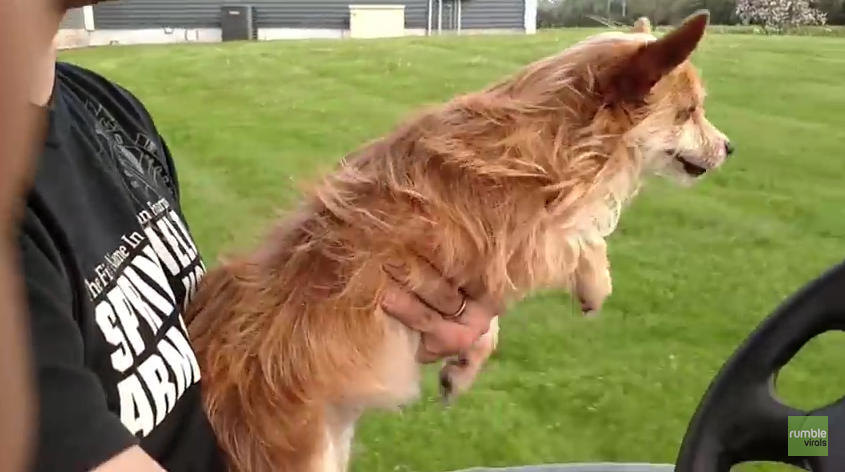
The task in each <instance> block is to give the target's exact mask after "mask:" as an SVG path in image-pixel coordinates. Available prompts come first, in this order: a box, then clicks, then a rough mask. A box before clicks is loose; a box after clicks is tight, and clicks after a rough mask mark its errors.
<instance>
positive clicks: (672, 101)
mask: <svg viewBox="0 0 845 472" xmlns="http://www.w3.org/2000/svg"><path fill="white" fill-rule="evenodd" d="M707 20H708V16H707V14H706V13H699V14H697V15H694V16H693V17H691V18H690V19H689V20H688V21H686V22H685V23H684V24H683V25H682V26H680V27H679V28H677V29H675V30H674V31H672V32H671V33H669V34H667V35H665V36H663V37H662V38H660V39H655V38H654V37H652V36H651V35H650V34H648V33H645V32H639V33H621V32H619V33H607V34H603V35H599V36H597V37H593V38H589V39H587V40H585V41H583V42H581V43H579V44H576V45H574V46H572V47H570V48H568V49H566V50H565V51H563V52H561V53H559V54H557V55H554V56H551V57H548V58H545V59H541V60H539V61H537V62H535V63H533V64H530V65H528V66H527V67H525V68H523V69H522V70H520V71H518V72H517V73H516V74H515V75H514V76H512V77H510V78H507V79H504V80H502V81H500V82H498V83H496V84H494V85H492V86H490V87H488V88H486V89H485V90H482V91H480V92H475V93H468V94H466V95H463V96H459V97H456V98H454V99H453V100H451V101H449V102H447V103H445V104H443V105H440V106H436V107H433V108H430V109H428V110H425V111H423V112H422V113H421V114H419V115H418V116H416V117H414V118H412V119H410V120H408V121H406V122H405V123H404V124H401V125H400V126H398V127H397V128H396V129H395V130H394V131H393V132H391V133H390V134H388V135H386V136H384V137H382V138H380V139H377V140H375V141H373V142H371V143H369V144H367V145H365V146H363V147H362V148H360V149H358V150H357V151H355V152H354V153H353V154H352V155H350V156H349V157H348V159H347V162H346V163H345V165H343V166H341V167H340V168H339V169H337V170H336V171H335V172H334V173H333V174H331V175H329V176H328V177H327V178H326V179H325V181H323V182H322V183H321V184H320V185H319V186H318V187H317V188H316V189H315V190H314V191H313V193H311V194H310V195H309V196H308V197H307V199H306V200H305V202H304V203H303V205H302V207H301V208H300V209H299V210H298V211H297V212H296V214H295V215H292V216H290V217H288V218H286V219H284V221H282V222H281V224H280V225H279V227H278V228H277V229H276V230H275V231H274V232H272V233H271V234H270V237H269V238H268V240H267V241H266V243H265V244H264V245H263V246H262V247H261V248H259V249H258V250H257V251H256V252H254V253H252V254H249V255H245V256H243V257H240V258H236V259H233V260H230V261H227V262H225V263H224V264H222V265H220V266H218V267H216V268H214V269H213V270H211V271H210V272H209V273H208V275H207V276H206V277H205V279H204V281H203V282H202V284H201V286H200V287H199V290H198V293H197V294H196V296H195V297H194V298H193V301H192V303H191V306H190V308H189V310H188V313H187V321H188V323H189V330H190V333H191V337H192V342H193V345H194V348H195V349H196V352H197V354H198V358H199V361H200V364H201V368H202V375H203V390H204V397H205V402H206V407H207V411H208V417H209V419H210V421H211V424H212V425H213V428H214V430H215V432H216V434H217V436H218V438H219V441H220V443H221V445H222V447H223V449H224V450H225V451H226V453H227V454H228V457H229V460H230V463H231V468H232V470H234V471H241V472H270V471H274V472H277V471H282V472H318V471H319V472H329V471H331V472H338V471H343V470H345V469H346V464H347V462H348V460H349V448H350V444H351V442H352V436H353V430H354V424H355V422H356V420H357V418H358V417H359V415H360V414H361V413H362V412H364V411H365V410H367V409H371V408H395V407H397V406H399V405H402V404H404V403H407V402H409V401H411V400H413V399H414V398H415V397H416V396H417V395H418V390H419V382H420V373H419V371H420V368H419V365H418V364H417V363H416V360H415V354H416V352H417V349H418V347H419V342H420V336H419V334H418V333H416V332H413V331H411V330H409V329H408V328H406V327H405V326H403V325H401V324H399V323H398V322H397V321H395V320H393V319H392V318H390V317H389V316H387V315H385V314H384V313H383V312H382V311H381V309H380V308H379V302H378V300H379V299H380V297H381V294H382V293H383V290H384V287H385V285H386V283H387V281H388V280H389V275H388V274H387V272H386V271H385V266H386V265H388V264H396V263H397V262H399V263H401V264H404V265H405V266H406V267H408V268H409V275H408V282H409V283H410V284H411V285H412V286H413V285H415V284H418V283H420V281H421V278H422V275H421V274H422V273H423V272H422V270H421V269H420V267H421V264H422V263H423V262H421V259H420V257H419V255H425V257H426V258H427V259H428V260H430V261H431V263H433V265H435V266H436V267H438V268H439V269H440V270H441V272H442V273H443V274H444V275H445V276H446V277H447V278H449V279H450V280H451V281H453V283H454V284H455V285H457V286H460V287H463V288H464V289H465V290H466V291H467V293H469V294H479V293H487V294H489V295H490V296H492V297H494V298H495V299H496V300H497V301H501V302H503V303H504V302H506V301H512V300H518V299H520V298H522V297H524V296H525V295H526V294H528V293H529V292H531V291H532V290H535V289H537V288H540V287H547V286H559V285H561V284H562V283H565V282H564V281H566V280H570V279H571V278H572V276H573V273H574V272H575V271H576V270H577V268H578V265H579V264H578V262H577V261H578V260H579V258H580V257H581V252H582V250H583V248H584V247H589V245H590V244H591V242H596V241H600V243H599V244H601V245H603V244H604V243H603V238H602V236H601V235H602V233H603V232H605V231H604V230H602V229H600V226H602V224H603V223H602V222H606V221H610V222H611V227H612V226H615V224H616V223H615V222H616V219H617V218H618V208H621V206H622V205H623V204H625V203H627V202H628V201H629V200H630V199H631V198H632V197H633V195H634V193H635V192H636V190H637V188H638V186H639V184H640V181H641V180H642V178H643V177H644V176H646V175H648V174H653V173H660V174H665V175H668V176H670V177H672V178H673V179H674V180H676V181H678V182H681V183H692V182H693V181H695V180H696V179H697V178H698V177H699V176H701V175H702V174H703V173H705V172H706V171H707V170H709V169H712V168H714V167H717V166H719V165H721V163H722V162H723V161H724V160H725V158H726V156H727V154H729V152H730V146H729V145H728V144H727V139H726V137H725V135H723V134H722V133H721V132H719V131H718V130H717V129H716V128H715V127H713V126H712V125H711V124H710V122H709V121H707V119H706V118H705V116H704V110H703V100H704V91H703V88H702V85H701V83H700V80H699V78H698V75H697V73H696V71H695V69H694V68H693V66H692V65H691V64H690V63H689V62H688V57H689V56H690V54H691V53H692V52H693V50H694V49H695V48H696V46H697V45H698V43H699V41H700V39H701V38H702V36H703V35H704V31H705V27H706V25H707ZM600 223H601V224H600ZM604 257H605V259H606V256H604Z"/></svg>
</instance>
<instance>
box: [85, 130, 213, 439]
mask: <svg viewBox="0 0 845 472" xmlns="http://www.w3.org/2000/svg"><path fill="white" fill-rule="evenodd" d="M97 116H98V119H99V121H100V123H99V124H100V125H101V128H99V129H98V131H97V137H98V140H99V141H100V146H101V148H100V150H101V152H103V153H104V154H103V155H101V157H102V159H103V161H104V163H106V164H107V165H111V166H114V165H115V164H116V165H118V166H119V167H120V169H118V171H120V172H121V173H122V175H123V176H124V179H125V182H126V184H127V189H129V190H130V191H129V192H128V193H130V194H131V195H132V197H133V198H134V199H135V201H136V203H137V204H138V212H137V214H136V219H137V222H138V225H139V229H138V230H134V231H129V232H127V233H126V234H123V235H122V236H121V238H120V242H119V243H118V244H117V245H116V247H115V248H114V249H112V250H111V251H110V252H108V253H107V254H104V255H103V260H102V262H101V263H100V264H98V265H97V266H96V267H95V268H94V269H93V273H92V274H88V275H87V279H86V285H87V289H88V292H89V295H90V297H91V300H92V301H93V303H94V307H95V308H94V318H95V322H96V325H97V326H98V327H99V329H100V331H101V332H102V334H103V336H104V337H105V339H106V341H107V342H108V344H110V345H111V347H112V352H111V355H110V361H111V365H112V367H113V368H114V371H115V375H117V376H118V378H119V381H118V382H117V396H118V398H119V415H120V419H121V422H122V423H123V424H124V426H126V428H128V429H129V430H130V431H131V432H132V433H133V434H135V435H136V436H139V437H144V436H146V435H148V434H149V433H150V432H151V431H152V430H153V429H154V428H155V427H156V426H157V425H159V424H160V423H161V422H162V421H163V420H164V418H165V417H166V416H167V414H168V413H169V412H170V411H172V410H173V408H174V407H175V405H176V402H177V401H178V400H179V398H180V397H181V396H182V394H184V393H185V391H186V390H187V389H188V388H189V387H190V386H192V385H193V384H195V383H196V382H198V381H199V379H200V370H199V365H198V363H197V359H196V356H195V355H194V352H193V349H192V348H191V346H190V343H189V341H188V336H187V329H186V327H185V324H184V321H183V320H182V317H181V315H180V314H181V313H182V312H183V311H184V308H185V305H187V303H188V301H189V300H190V297H191V295H193V293H194V292H195V290H196V286H197V283H198V282H199V281H200V280H201V279H202V276H203V275H204V274H205V267H204V265H203V263H202V260H201V258H200V256H199V253H198V251H197V248H196V245H195V244H194V242H193V240H192V238H191V237H190V234H189V233H188V230H187V227H186V226H185V224H184V222H183V221H182V219H181V218H180V216H179V215H178V214H177V212H176V211H175V210H174V208H173V207H172V205H171V204H170V202H169V201H168V200H167V199H166V198H162V197H161V195H165V194H167V192H169V190H168V189H167V187H166V185H163V183H164V182H163V181H162V179H161V177H162V176H163V174H161V173H159V172H157V169H158V168H157V167H155V165H154V163H153V162H150V161H153V160H155V156H153V155H150V154H149V150H148V149H145V148H142V147H139V146H136V145H132V146H124V144H123V143H126V142H128V141H129V140H127V139H126V136H125V134H122V133H121V131H120V128H119V127H117V125H116V124H115V123H114V121H113V120H112V119H111V117H109V116H103V115H102V114H98V115H97ZM134 143H135V144H137V143H152V141H151V140H149V139H148V138H147V137H145V136H143V135H139V136H138V137H137V138H136V139H135V140H134ZM177 300H183V301H184V302H183V304H182V306H177Z"/></svg>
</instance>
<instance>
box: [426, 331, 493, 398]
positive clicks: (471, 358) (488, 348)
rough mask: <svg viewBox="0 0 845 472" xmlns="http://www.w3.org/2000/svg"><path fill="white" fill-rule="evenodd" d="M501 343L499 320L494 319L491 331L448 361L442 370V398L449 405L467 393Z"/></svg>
mask: <svg viewBox="0 0 845 472" xmlns="http://www.w3.org/2000/svg"><path fill="white" fill-rule="evenodd" d="M498 343H499V318H498V317H496V318H493V319H492V320H491V322H490V329H489V330H488V331H487V332H486V333H485V334H484V336H482V337H481V338H479V339H478V341H476V342H475V344H473V346H472V347H471V348H470V349H469V350H468V351H467V352H465V353H463V354H461V355H459V356H457V357H455V358H453V359H449V360H447V361H446V362H445V363H444V365H443V367H442V368H441V369H440V396H441V398H442V399H443V401H444V402H446V403H447V404H448V403H449V402H451V401H452V400H453V399H454V398H455V397H457V396H458V395H460V394H462V393H464V392H466V391H467V390H468V389H469V387H470V386H471V385H472V384H473V382H474V381H475V377H476V376H477V375H478V373H479V372H480V371H481V367H482V366H483V365H484V363H485V362H486V361H487V358H488V357H490V356H491V355H492V354H493V351H495V350H496V346H497V345H498Z"/></svg>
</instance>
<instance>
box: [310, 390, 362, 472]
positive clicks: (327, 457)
mask: <svg viewBox="0 0 845 472" xmlns="http://www.w3.org/2000/svg"><path fill="white" fill-rule="evenodd" d="M362 413H363V408H361V407H358V406H348V405H344V406H335V407H332V408H330V409H329V411H327V413H326V418H327V420H328V421H327V430H326V447H325V449H324V453H323V458H322V464H323V465H322V468H321V469H320V472H346V471H347V470H348V467H349V459H350V455H351V453H352V441H353V440H354V438H355V423H357V421H358V418H360V417H361V414H362Z"/></svg>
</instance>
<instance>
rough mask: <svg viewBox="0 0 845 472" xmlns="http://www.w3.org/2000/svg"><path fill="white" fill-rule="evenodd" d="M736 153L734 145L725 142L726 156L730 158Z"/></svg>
mask: <svg viewBox="0 0 845 472" xmlns="http://www.w3.org/2000/svg"><path fill="white" fill-rule="evenodd" d="M733 153H734V145H733V144H731V142H730V141H725V155H726V156H730V155H731V154H733Z"/></svg>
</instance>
